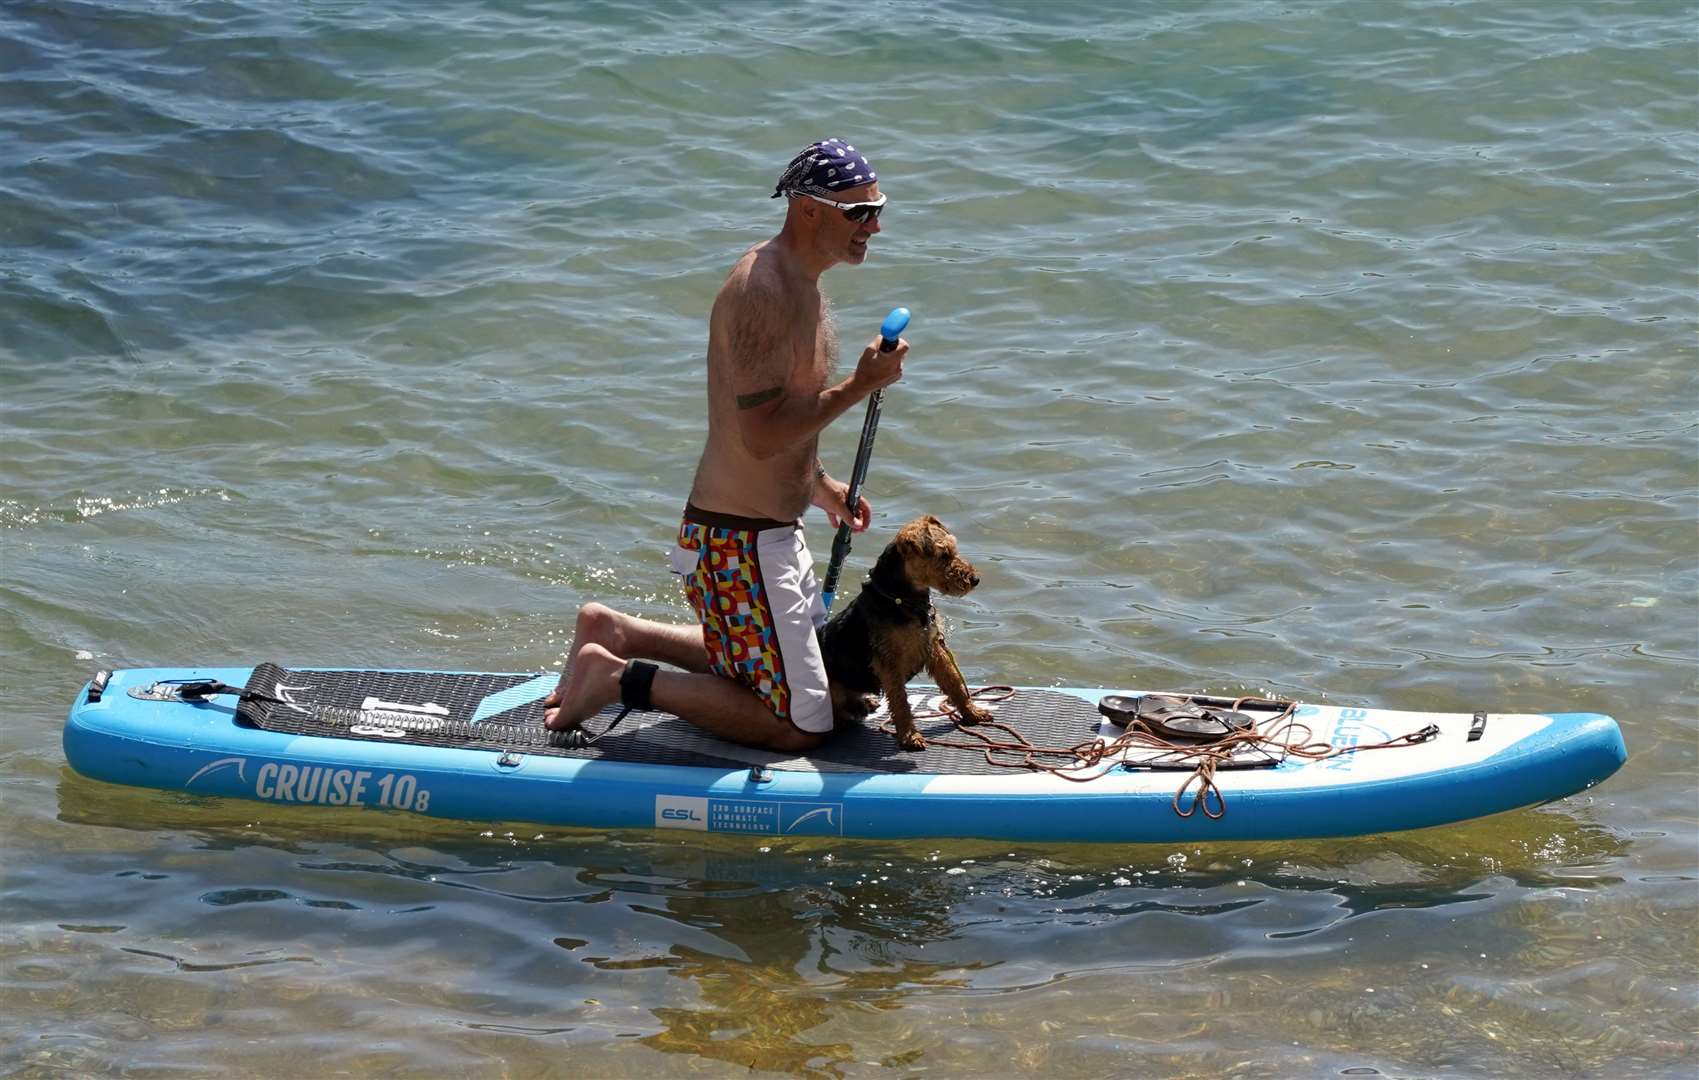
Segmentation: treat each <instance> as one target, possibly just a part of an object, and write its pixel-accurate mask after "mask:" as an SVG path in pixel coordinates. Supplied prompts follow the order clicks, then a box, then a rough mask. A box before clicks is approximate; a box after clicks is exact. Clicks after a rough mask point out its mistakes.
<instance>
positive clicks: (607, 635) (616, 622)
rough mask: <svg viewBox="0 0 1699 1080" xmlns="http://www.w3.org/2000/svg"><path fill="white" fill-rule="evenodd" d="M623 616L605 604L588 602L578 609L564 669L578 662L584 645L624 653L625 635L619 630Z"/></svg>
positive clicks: (569, 669) (568, 669)
mask: <svg viewBox="0 0 1699 1080" xmlns="http://www.w3.org/2000/svg"><path fill="white" fill-rule="evenodd" d="M621 618H623V616H621V615H620V613H619V612H617V611H615V610H614V609H613V608H611V607H608V606H607V605H606V604H597V603H589V604H585V605H584V606H583V607H581V608H579V609H578V618H577V619H576V620H575V621H574V625H573V628H572V645H571V646H570V647H569V648H568V650H567V653H566V670H567V671H568V672H570V671H571V670H572V668H573V665H574V664H576V663H577V662H578V654H579V652H580V651H582V650H583V648H584V646H586V645H600V646H602V648H604V649H607V650H608V651H609V652H612V653H614V654H615V655H618V656H624V655H626V652H625V641H624V638H625V635H624V634H622V633H621V632H620V630H621V627H620V619H621Z"/></svg>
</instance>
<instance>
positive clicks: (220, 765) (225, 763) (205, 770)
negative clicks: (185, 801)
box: [183, 757, 248, 787]
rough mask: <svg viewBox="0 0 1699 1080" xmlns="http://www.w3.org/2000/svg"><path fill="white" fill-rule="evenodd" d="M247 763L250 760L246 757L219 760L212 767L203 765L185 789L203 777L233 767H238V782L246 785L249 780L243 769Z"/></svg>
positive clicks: (185, 785) (190, 778) (186, 784)
mask: <svg viewBox="0 0 1699 1080" xmlns="http://www.w3.org/2000/svg"><path fill="white" fill-rule="evenodd" d="M247 763H248V759H247V758H245V757H227V758H219V759H218V760H217V761H215V762H213V763H212V764H211V765H202V766H201V767H200V768H199V769H197V770H196V771H195V775H193V776H191V777H189V780H188V782H187V783H185V784H184V785H183V786H184V787H193V786H194V783H195V781H196V780H199V779H200V778H201V777H203V776H206V775H207V774H209V773H215V772H217V771H218V770H220V769H227V768H229V767H230V766H232V765H234V766H236V779H238V780H240V781H242V783H244V784H246V783H247V782H248V778H247V777H246V776H243V775H242V767H243V766H244V765H246V764H247Z"/></svg>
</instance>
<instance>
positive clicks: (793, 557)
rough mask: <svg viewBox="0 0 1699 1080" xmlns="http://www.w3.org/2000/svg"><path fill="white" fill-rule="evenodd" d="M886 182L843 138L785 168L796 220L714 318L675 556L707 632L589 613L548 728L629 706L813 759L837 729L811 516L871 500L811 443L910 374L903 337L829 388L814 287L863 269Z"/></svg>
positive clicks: (826, 337)
mask: <svg viewBox="0 0 1699 1080" xmlns="http://www.w3.org/2000/svg"><path fill="white" fill-rule="evenodd" d="M878 179H879V177H878V174H877V173H875V172H874V171H873V168H872V166H871V165H869V164H868V162H867V159H866V157H865V156H863V155H862V154H861V153H860V152H859V151H857V150H856V149H855V147H853V146H851V145H849V144H848V143H846V142H844V141H843V140H842V139H826V140H823V141H821V142H816V143H813V144H811V145H809V146H807V147H805V148H804V149H803V151H802V152H801V153H799V154H797V155H796V157H795V158H793V159H792V160H791V162H790V164H789V165H788V166H786V168H785V171H784V172H783V174H781V175H780V177H779V182H778V185H777V186H776V187H775V188H774V191H773V197H774V198H778V197H780V196H784V197H785V198H786V199H788V200H789V204H788V206H787V207H786V212H785V223H784V227H783V228H782V229H781V230H780V231H779V234H778V235H777V236H775V237H773V238H772V239H771V240H768V241H766V242H764V243H761V244H757V245H756V246H755V247H753V248H751V249H749V250H748V251H746V252H745V253H744V254H743V257H742V258H740V259H739V260H738V261H737V265H735V266H733V267H732V270H731V273H730V274H729V275H727V277H726V280H725V284H723V285H722V286H721V287H720V292H719V295H718V296H716V297H715V299H714V309H713V313H712V314H711V315H710V317H709V320H708V439H707V444H706V445H705V446H704V447H703V450H702V459H701V461H700V462H699V463H698V465H697V467H696V479H695V481H694V483H693V484H692V485H691V489H690V499H689V502H688V503H687V505H686V506H685V511H684V521H683V524H682V525H681V526H680V528H679V540H678V546H677V547H676V548H675V549H674V551H673V555H672V566H673V571H674V573H677V574H679V575H680V576H682V577H683V578H684V581H685V591H686V594H687V595H688V596H689V598H690V605H691V607H692V609H694V610H695V612H696V617H697V620H698V625H695V626H673V625H667V624H664V623H656V622H650V621H648V620H646V619H639V618H636V617H634V616H630V615H625V614H623V613H621V612H617V611H614V610H613V609H611V608H609V607H606V606H605V605H602V604H594V603H592V604H587V605H585V607H584V608H583V609H581V610H580V611H579V613H578V620H577V628H576V632H575V634H574V638H573V643H572V650H571V652H570V653H569V654H568V657H567V668H566V672H565V673H564V674H563V675H562V677H561V683H560V685H559V686H557V687H556V688H555V690H554V692H553V693H551V694H550V695H549V696H548V697H547V698H545V699H544V701H543V706H544V714H543V715H544V722H545V723H546V724H547V725H548V726H549V727H550V728H553V729H555V730H570V729H572V728H575V727H577V726H578V725H580V724H582V723H583V722H584V721H585V720H587V719H588V718H590V717H591V716H594V715H595V714H596V713H597V712H598V711H600V710H601V709H602V708H603V707H604V706H607V705H610V704H612V703H614V702H616V701H618V702H622V703H624V704H626V705H628V706H631V707H633V708H656V709H662V710H665V711H666V712H670V713H674V714H675V715H678V716H681V717H683V718H684V719H686V720H689V721H690V722H691V723H694V724H696V725H697V726H698V727H701V728H704V729H706V730H708V731H711V732H713V733H714V734H716V735H719V736H720V737H722V738H725V739H730V740H732V741H734V742H739V743H743V744H745V745H748V746H757V747H763V748H766V749H771V750H781V751H792V752H794V751H801V750H808V749H811V748H813V747H815V746H818V745H819V744H820V743H821V742H822V741H824V739H825V738H826V736H827V735H828V734H830V732H831V730H832V702H831V695H830V693H829V692H828V689H827V685H826V666H825V662H824V660H823V659H822V658H821V654H820V643H819V638H818V634H817V631H818V629H819V626H820V625H821V624H822V623H823V622H824V621H825V617H826V612H825V608H824V606H823V605H822V603H821V600H820V588H819V585H818V583H817V582H816V581H815V577H814V569H813V558H812V556H810V555H809V552H808V547H807V545H806V544H805V543H804V542H803V537H802V523H801V520H800V518H801V516H802V513H803V511H804V510H806V509H807V508H808V507H809V506H810V505H813V506H818V507H820V508H821V509H823V510H825V511H826V516H827V519H828V520H829V521H830V522H831V524H832V526H833V527H834V528H836V527H837V526H838V524H839V522H840V521H849V522H850V523H851V527H852V528H853V529H854V530H855V531H857V532H860V531H862V530H864V529H866V528H867V525H868V522H869V521H870V520H871V518H872V508H871V507H870V506H869V505H868V503H867V500H866V499H859V498H858V499H857V506H856V507H855V508H854V509H853V512H852V509H851V508H850V507H849V505H848V502H847V500H848V498H849V488H848V486H847V485H845V484H843V483H841V482H839V481H837V480H834V479H832V478H831V477H830V476H828V475H827V474H826V470H825V468H824V467H823V466H822V465H821V464H820V458H819V455H818V454H817V452H816V447H817V443H818V440H819V435H820V432H821V431H822V430H824V429H825V428H826V426H827V425H829V424H830V423H831V422H832V421H834V420H836V419H837V418H838V417H840V416H842V415H843V414H844V412H845V411H846V410H848V409H849V408H850V407H851V406H853V405H855V404H856V403H857V402H859V401H861V400H862V399H864V398H866V397H867V396H868V395H869V394H871V393H872V392H873V391H875V390H877V389H879V388H881V387H884V386H888V385H890V384H891V383H893V382H896V381H897V380H898V379H899V378H901V377H902V372H903V358H904V357H905V356H907V354H908V342H907V341H900V342H898V344H897V347H896V348H895V349H894V350H892V351H890V352H880V351H879V349H878V339H877V338H876V339H875V340H874V341H872V342H870V343H869V344H868V346H867V348H866V349H864V350H863V351H862V354H861V357H860V359H859V360H857V361H856V366H855V372H854V373H853V374H851V375H850V377H849V378H847V379H844V380H843V381H841V382H837V383H833V382H832V376H833V365H834V362H835V361H836V359H837V356H836V353H837V334H836V331H835V329H834V327H833V325H832V317H831V311H830V308H829V307H828V305H827V303H826V300H825V298H824V297H823V296H822V295H821V293H820V287H819V282H820V275H821V274H823V273H825V272H826V271H827V270H829V269H831V268H832V267H834V266H836V265H838V264H839V263H849V264H851V265H860V264H861V263H862V262H863V261H864V260H866V258H867V244H868V241H869V240H871V239H872V238H873V237H874V236H875V235H876V234H878V232H879V231H880V226H879V213H880V210H881V209H882V208H883V206H884V204H885V196H884V195H883V194H881V193H880V191H879V183H878ZM649 660H659V661H663V662H665V663H667V664H670V665H672V666H674V667H677V668H681V669H683V670H682V671H669V670H660V669H658V668H657V667H656V666H655V665H654V664H652V663H647V662H646V661H649Z"/></svg>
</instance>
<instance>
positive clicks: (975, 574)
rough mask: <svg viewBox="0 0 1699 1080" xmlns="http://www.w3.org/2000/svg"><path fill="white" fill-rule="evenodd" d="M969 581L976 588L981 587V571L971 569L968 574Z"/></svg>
mask: <svg viewBox="0 0 1699 1080" xmlns="http://www.w3.org/2000/svg"><path fill="white" fill-rule="evenodd" d="M967 583H968V584H969V585H972V586H973V587H974V588H976V589H977V588H979V571H977V570H971V571H969V572H968V576H967Z"/></svg>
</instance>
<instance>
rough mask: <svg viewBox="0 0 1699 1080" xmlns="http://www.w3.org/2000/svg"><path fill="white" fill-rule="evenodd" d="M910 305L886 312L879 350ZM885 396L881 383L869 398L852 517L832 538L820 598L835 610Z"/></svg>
mask: <svg viewBox="0 0 1699 1080" xmlns="http://www.w3.org/2000/svg"><path fill="white" fill-rule="evenodd" d="M908 320H909V312H908V308H906V307H900V308H893V309H892V311H891V313H890V314H889V315H887V316H885V321H884V322H882V323H880V324H879V351H880V352H890V351H891V350H892V349H894V348H896V347H897V338H898V336H899V335H901V334H902V332H903V329H904V328H905V327H907V326H908ZM884 400H885V389H884V387H880V388H879V389H878V390H875V391H873V396H872V397H870V398H868V399H867V419H865V420H863V421H862V422H861V445H860V446H858V447H856V450H855V467H854V468H852V469H851V470H850V482H849V498H848V499H847V500H845V501H846V502H847V503H848V505H849V518H847V519H845V520H844V521H843V522H842V523H840V524H839V525H838V535H837V536H835V537H833V538H832V561H831V562H830V563H829V564H827V566H826V584H825V585H824V586H823V587H822V588H821V589H820V599H821V600H822V601H824V602H825V604H826V610H827V611H831V610H832V599H833V597H835V596H836V595H837V592H838V575H839V574H840V573H842V572H843V569H844V559H845V558H847V557H848V556H849V549H850V531H851V530H850V521H851V520H853V519H854V518H855V508H856V504H857V502H859V501H860V499H861V485H862V482H863V481H864V480H866V479H867V463H868V461H869V459H871V458H872V457H873V436H874V435H876V434H878V432H879V406H880V404H881V403H882V402H883V401H884Z"/></svg>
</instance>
